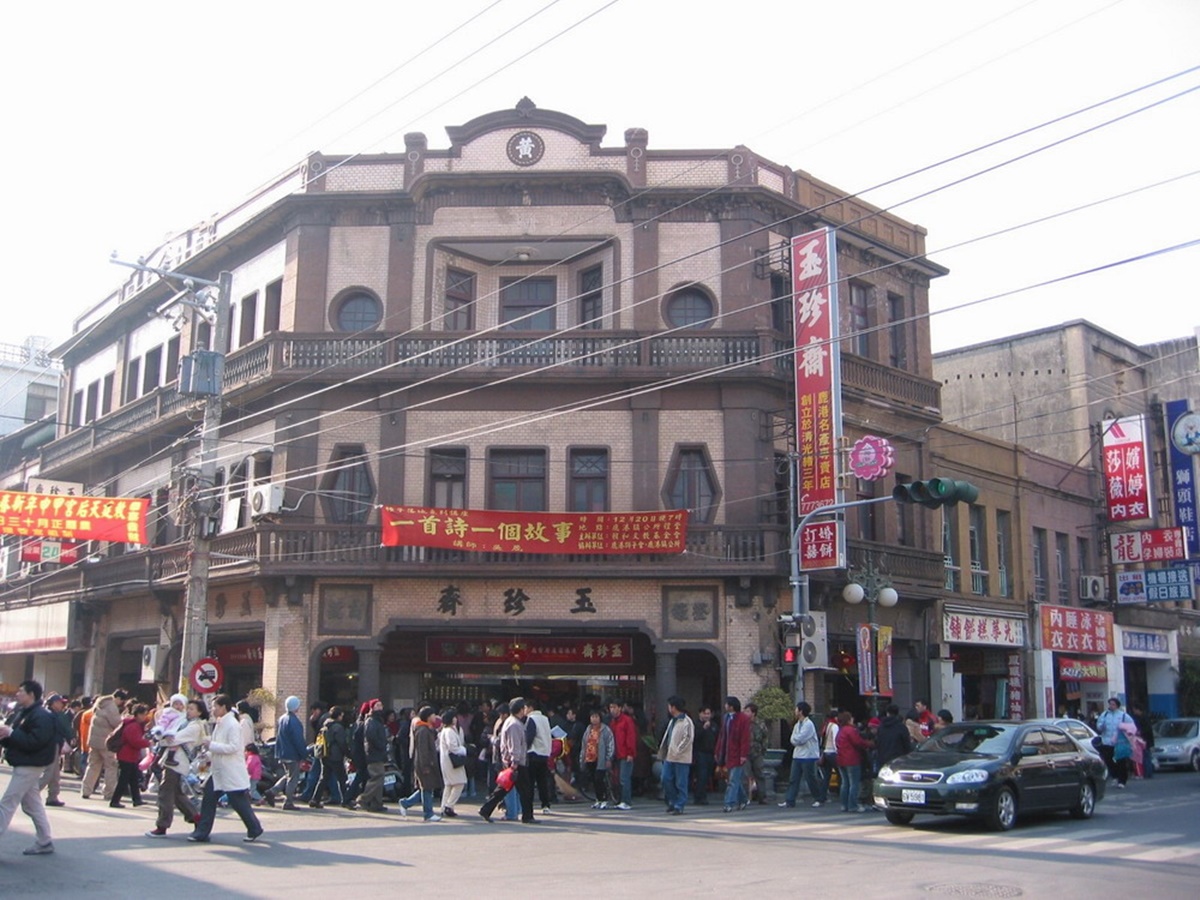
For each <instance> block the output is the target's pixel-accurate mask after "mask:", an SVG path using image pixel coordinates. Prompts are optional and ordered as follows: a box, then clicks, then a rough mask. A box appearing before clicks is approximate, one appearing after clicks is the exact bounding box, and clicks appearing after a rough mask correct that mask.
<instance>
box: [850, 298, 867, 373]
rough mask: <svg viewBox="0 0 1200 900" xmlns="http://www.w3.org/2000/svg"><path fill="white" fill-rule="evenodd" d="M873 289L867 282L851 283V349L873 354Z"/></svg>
mask: <svg viewBox="0 0 1200 900" xmlns="http://www.w3.org/2000/svg"><path fill="white" fill-rule="evenodd" d="M870 298H871V289H870V288H869V287H867V286H866V285H865V284H851V285H850V334H849V338H850V351H851V352H852V353H857V354H858V355H859V356H870V355H871V335H870V333H869V332H868V331H867V329H868V328H870V327H871V309H870V305H871V299H870Z"/></svg>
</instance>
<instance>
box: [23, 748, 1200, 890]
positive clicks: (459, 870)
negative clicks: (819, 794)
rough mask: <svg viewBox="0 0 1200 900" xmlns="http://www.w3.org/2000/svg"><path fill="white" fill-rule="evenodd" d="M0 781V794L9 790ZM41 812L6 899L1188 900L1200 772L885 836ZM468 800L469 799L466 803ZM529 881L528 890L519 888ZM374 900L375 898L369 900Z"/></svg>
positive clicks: (680, 823) (728, 824)
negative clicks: (1082, 811)
mask: <svg viewBox="0 0 1200 900" xmlns="http://www.w3.org/2000/svg"><path fill="white" fill-rule="evenodd" d="M7 780H8V779H7V774H6V773H4V771H3V770H0V789H2V788H3V787H4V786H5V785H6V784H7ZM65 787H66V790H65V791H64V795H63V796H64V799H65V800H66V802H67V804H68V805H67V806H66V807H64V808H58V809H51V810H50V815H51V821H52V824H53V828H54V835H55V845H56V848H57V852H56V853H55V854H54V855H52V856H40V857H26V856H22V855H21V850H22V849H23V848H24V847H26V846H28V845H29V843H30V842H31V840H32V835H33V829H32V825H31V823H30V822H29V820H28V819H27V818H26V817H25V816H24V815H23V814H22V813H21V812H19V811H18V812H17V814H16V816H15V817H14V819H13V824H12V826H11V827H10V829H9V831H8V833H7V834H5V835H4V836H3V837H2V838H0V897H4V898H8V897H23V896H34V895H37V896H38V897H45V898H59V897H63V898H66V897H71V898H79V897H86V898H88V900H100V898H122V900H124V898H129V897H134V896H145V897H172V896H188V897H199V896H210V897H214V898H217V897H219V898H231V900H238V898H249V897H271V898H275V900H278V898H286V900H301V898H308V897H321V898H323V900H328V898H330V897H337V896H339V894H338V893H337V892H338V891H343V892H344V891H353V892H354V893H355V894H356V895H359V896H369V895H370V894H374V895H375V896H382V894H378V893H375V892H376V891H395V890H397V889H399V890H402V891H403V890H416V891H420V892H421V894H422V896H424V897H449V896H452V895H453V896H455V897H461V896H464V894H465V892H467V891H470V892H472V893H478V892H483V893H486V894H487V895H488V896H489V897H499V898H506V897H520V898H528V897H530V896H535V897H536V896H539V895H548V894H551V893H553V894H554V895H555V896H557V897H574V896H582V897H585V898H591V897H604V898H608V897H633V896H651V897H656V898H657V897H678V896H721V897H727V898H728V897H739V898H740V897H751V896H754V895H756V894H761V895H763V896H765V895H766V892H770V894H771V896H772V897H779V896H783V893H784V892H788V893H792V894H795V895H796V896H820V897H847V898H854V900H858V898H873V897H888V898H904V897H939V896H955V897H1021V896H1024V897H1062V898H1077V897H1088V898H1095V897H1105V898H1107V897H1114V898H1116V897H1123V898H1134V897H1154V898H1156V900H1157V898H1176V897H1179V898H1184V897H1187V898H1193V897H1196V896H1197V895H1200V816H1198V815H1197V804H1198V803H1200V775H1196V774H1194V773H1160V774H1159V775H1157V776H1156V777H1155V778H1154V779H1153V780H1151V781H1131V782H1130V785H1129V788H1128V790H1125V791H1117V790H1110V791H1109V792H1108V795H1107V797H1106V798H1105V800H1104V801H1103V802H1102V803H1101V804H1100V805H1099V806H1098V808H1097V812H1096V815H1095V817H1094V818H1093V819H1091V820H1090V821H1086V822H1077V821H1074V820H1072V819H1070V818H1068V817H1067V816H1066V815H1065V814H1062V815H1054V816H1043V817H1039V818H1036V819H1023V820H1022V821H1021V822H1020V823H1019V824H1018V825H1017V827H1016V828H1015V829H1014V830H1013V831H1011V832H1008V833H1006V834H995V833H992V832H989V831H987V830H985V829H984V828H983V827H982V826H979V825H975V824H973V823H969V822H965V821H962V820H957V819H918V820H917V825H916V827H897V826H892V825H888V824H887V823H886V822H885V821H884V820H883V817H882V815H880V814H878V813H861V814H855V813H851V814H845V813H841V812H840V811H836V810H834V809H833V807H831V806H827V807H825V808H822V809H820V810H813V809H809V808H806V807H802V806H798V807H797V808H796V809H792V810H781V809H777V808H776V807H775V806H774V805H773V804H772V805H771V806H753V807H751V808H749V809H747V810H745V811H743V812H740V813H730V814H723V813H722V812H721V809H720V807H719V806H708V807H694V806H693V807H689V808H688V810H687V812H686V813H685V814H684V815H683V816H668V815H665V814H664V812H663V809H662V806H661V804H660V803H658V802H654V801H651V800H636V801H635V807H634V809H633V810H632V811H631V812H617V811H608V812H603V813H599V812H593V811H592V810H591V809H588V808H586V804H583V805H563V806H562V807H561V808H558V809H556V810H555V812H554V813H552V814H550V815H547V816H544V817H540V818H541V823H540V824H538V825H536V826H525V825H521V824H517V823H502V822H499V821H497V822H496V823H495V824H492V825H488V824H486V823H484V822H483V821H482V820H480V819H479V818H478V816H476V815H475V812H474V810H475V809H476V808H477V807H476V805H473V804H469V803H467V802H466V801H465V800H464V801H461V802H460V805H459V812H460V813H463V815H462V816H461V817H460V818H459V819H456V820H446V821H442V822H438V823H429V824H426V823H424V822H422V821H421V819H420V816H419V808H418V809H414V810H413V813H414V815H413V816H410V817H408V818H401V817H400V816H399V815H398V814H397V813H396V812H395V811H392V812H390V813H388V814H385V815H371V814H369V813H351V812H346V811H344V810H341V809H325V810H309V809H307V808H306V807H305V808H302V809H301V810H300V811H297V812H283V811H282V810H278V809H275V810H272V809H263V810H260V818H261V819H262V823H263V825H264V827H265V828H266V834H265V835H264V837H263V838H262V839H261V843H256V844H250V845H247V844H243V843H242V842H241V838H242V835H243V832H242V829H241V825H240V822H238V820H237V819H236V817H235V816H234V815H233V814H232V813H230V812H228V811H222V812H221V814H220V816H219V817H218V820H217V824H216V827H215V829H214V830H213V836H212V843H209V844H203V845H200V844H191V843H188V842H187V840H186V836H187V834H188V833H189V831H190V828H189V827H188V826H185V825H182V824H180V823H177V824H176V827H175V829H174V830H173V831H172V834H171V835H170V836H169V837H167V838H165V839H154V838H148V837H144V836H143V832H145V831H146V830H147V829H149V828H151V827H153V817H154V811H153V810H154V807H153V804H152V803H149V804H148V805H147V806H145V807H143V808H141V809H136V810H135V809H123V810H115V809H110V808H109V807H108V806H107V805H106V804H105V803H103V801H99V800H95V799H93V800H87V801H85V800H81V799H80V798H79V795H78V786H77V782H74V781H71V780H68V781H67V783H66V785H65ZM476 803H478V801H476ZM531 881H533V882H538V881H540V882H541V884H540V885H538V886H536V887H531V885H530V882H531ZM368 892H370V893H368Z"/></svg>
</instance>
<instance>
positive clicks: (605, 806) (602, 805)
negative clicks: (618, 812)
mask: <svg viewBox="0 0 1200 900" xmlns="http://www.w3.org/2000/svg"><path fill="white" fill-rule="evenodd" d="M596 809H608V801H607V800H601V801H600V802H599V803H597V804H596Z"/></svg>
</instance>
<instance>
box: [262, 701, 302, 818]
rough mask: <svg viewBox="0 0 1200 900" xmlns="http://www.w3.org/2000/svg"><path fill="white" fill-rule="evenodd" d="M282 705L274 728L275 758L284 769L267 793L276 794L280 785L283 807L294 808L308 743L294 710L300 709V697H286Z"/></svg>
mask: <svg viewBox="0 0 1200 900" xmlns="http://www.w3.org/2000/svg"><path fill="white" fill-rule="evenodd" d="M284 707H285V708H286V710H287V711H286V712H285V713H284V714H283V715H282V716H280V717H279V726H278V727H277V728H276V730H275V758H276V759H277V760H279V762H280V763H281V764H282V765H283V767H284V769H285V770H286V771H285V773H284V775H283V777H282V778H280V779H279V781H278V782H276V784H275V786H274V787H273V788H271V790H270V791H269V792H268V794H269V795H274V794H277V793H279V790H280V787H282V788H283V792H284V804H283V808H284V809H296V808H297V807H296V802H295V801H296V789H297V788H299V786H300V763H301V762H302V761H303V760H304V757H305V755H307V753H308V745H307V744H306V743H305V741H304V723H303V722H301V721H300V717H299V716H298V715H296V711H297V710H298V709H300V698H299V697H294V696H293V697H288V698H287V702H286V703H285V704H284Z"/></svg>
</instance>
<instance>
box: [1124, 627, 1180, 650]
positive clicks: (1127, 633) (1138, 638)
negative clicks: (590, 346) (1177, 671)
mask: <svg viewBox="0 0 1200 900" xmlns="http://www.w3.org/2000/svg"><path fill="white" fill-rule="evenodd" d="M1121 649H1122V650H1124V651H1125V652H1126V653H1128V654H1133V655H1136V656H1169V655H1170V653H1171V642H1170V640H1169V639H1168V637H1167V635H1166V634H1164V633H1163V632H1161V631H1133V630H1131V629H1129V628H1122V629H1121Z"/></svg>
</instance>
